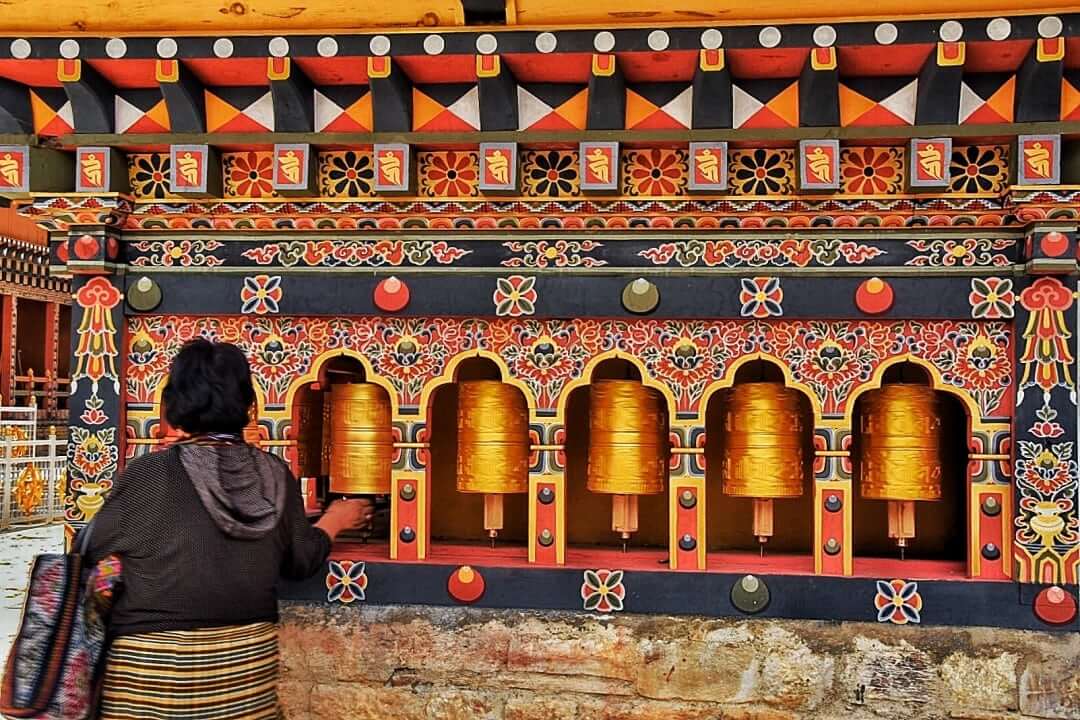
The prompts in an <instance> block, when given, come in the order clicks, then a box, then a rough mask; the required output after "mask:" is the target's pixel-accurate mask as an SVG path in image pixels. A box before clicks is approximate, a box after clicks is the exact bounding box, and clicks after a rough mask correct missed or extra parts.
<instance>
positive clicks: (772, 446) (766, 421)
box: [720, 382, 807, 498]
mask: <svg viewBox="0 0 1080 720" xmlns="http://www.w3.org/2000/svg"><path fill="white" fill-rule="evenodd" d="M801 401H802V396H801V395H800V394H799V391H798V390H792V389H791V388H788V387H785V386H784V385H782V384H780V383H770V382H756V383H741V384H739V385H736V386H734V387H733V388H732V389H731V394H730V396H729V400H728V403H727V407H726V411H725V413H724V435H723V448H724V455H723V457H724V461H723V464H722V466H721V472H720V475H721V478H722V479H723V485H724V494H725V495H734V496H736V497H753V498H793V497H799V496H800V495H802V494H803V489H804V485H805V469H806V464H805V443H806V440H805V438H806V430H807V428H806V420H805V418H804V417H803V414H802V407H801Z"/></svg>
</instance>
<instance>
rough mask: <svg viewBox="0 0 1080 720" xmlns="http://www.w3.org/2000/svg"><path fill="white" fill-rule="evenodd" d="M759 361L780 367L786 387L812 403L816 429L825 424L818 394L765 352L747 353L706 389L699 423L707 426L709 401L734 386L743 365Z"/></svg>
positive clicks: (699, 412)
mask: <svg viewBox="0 0 1080 720" xmlns="http://www.w3.org/2000/svg"><path fill="white" fill-rule="evenodd" d="M757 360H764V361H766V362H769V363H772V364H773V365H776V366H777V367H779V368H780V372H781V373H783V375H784V386H785V387H789V388H791V389H793V390H798V391H799V392H801V393H802V394H803V395H805V396H806V399H807V400H808V401H809V402H810V412H811V413H813V416H814V425H815V427H816V426H820V425H822V424H823V420H822V411H821V401H820V400H819V399H818V397H817V394H816V393H814V391H813V390H812V389H811V388H810V386H809V385H807V384H806V383H801V382H796V381H795V378H794V377H793V376H792V374H791V368H789V367H788V365H787V363H786V362H784V361H783V360H781V359H780V358H778V357H776V356H775V355H771V354H769V353H765V352H755V353H747V354H746V355H742V356H740V357H739V358H738V359H736V360H734V361H733V362H732V363H731V365H729V366H728V369H727V372H725V373H724V376H723V377H722V378H720V379H719V380H714V381H713V382H711V383H710V384H709V385H708V386H706V387H705V390H704V391H703V392H702V393H701V400H700V401H699V404H698V422H699V423H700V424H702V425H704V424H705V414H706V411H707V410H708V409H709V400H710V399H712V396H713V393H716V392H719V391H720V390H726V389H727V388H729V387H731V386H732V385H734V384H735V375H736V373H738V372H739V369H740V368H742V366H743V365H746V364H747V363H751V362H755V361H757Z"/></svg>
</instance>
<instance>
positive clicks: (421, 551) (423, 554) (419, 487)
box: [390, 470, 427, 560]
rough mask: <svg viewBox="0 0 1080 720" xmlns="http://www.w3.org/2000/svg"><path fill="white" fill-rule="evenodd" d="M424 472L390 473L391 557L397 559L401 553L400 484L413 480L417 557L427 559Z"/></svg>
mask: <svg viewBox="0 0 1080 720" xmlns="http://www.w3.org/2000/svg"><path fill="white" fill-rule="evenodd" d="M424 480H425V478H424V473H423V472H416V471H413V470H393V471H391V473H390V559H391V560H397V559H398V555H399V554H400V548H399V545H400V544H401V540H400V539H399V538H398V514H399V512H400V510H399V508H398V505H399V503H400V502H401V491H400V486H401V483H403V482H411V483H412V484H413V485H414V486H415V487H416V498H415V499H414V501H413V502H415V503H416V527H415V528H414V529H415V530H416V540H415V541H414V542H416V559H417V560H425V559H427V537H426V535H425V531H426V529H427V487H426V485H425V483H424Z"/></svg>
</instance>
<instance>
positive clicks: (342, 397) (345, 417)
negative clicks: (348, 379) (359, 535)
mask: <svg viewBox="0 0 1080 720" xmlns="http://www.w3.org/2000/svg"><path fill="white" fill-rule="evenodd" d="M330 398H331V411H330V492H332V493H343V494H347V495H383V494H386V493H389V492H390V466H391V464H392V462H393V456H394V434H393V430H392V429H391V425H390V400H389V398H387V397H386V392H385V391H383V389H382V388H380V387H379V386H378V385H373V384H371V383H356V384H341V385H333V386H331V391H330Z"/></svg>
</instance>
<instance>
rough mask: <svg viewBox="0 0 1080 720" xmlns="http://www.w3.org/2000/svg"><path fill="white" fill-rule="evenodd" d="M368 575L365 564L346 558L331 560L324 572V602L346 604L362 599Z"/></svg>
mask: <svg viewBox="0 0 1080 720" xmlns="http://www.w3.org/2000/svg"><path fill="white" fill-rule="evenodd" d="M367 586H368V577H367V572H366V569H365V564H364V563H362V562H350V561H348V560H331V561H330V572H328V573H327V574H326V602H340V603H342V604H345V605H348V604H349V603H351V602H353V601H355V600H364V599H365V595H364V591H365V590H367Z"/></svg>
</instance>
